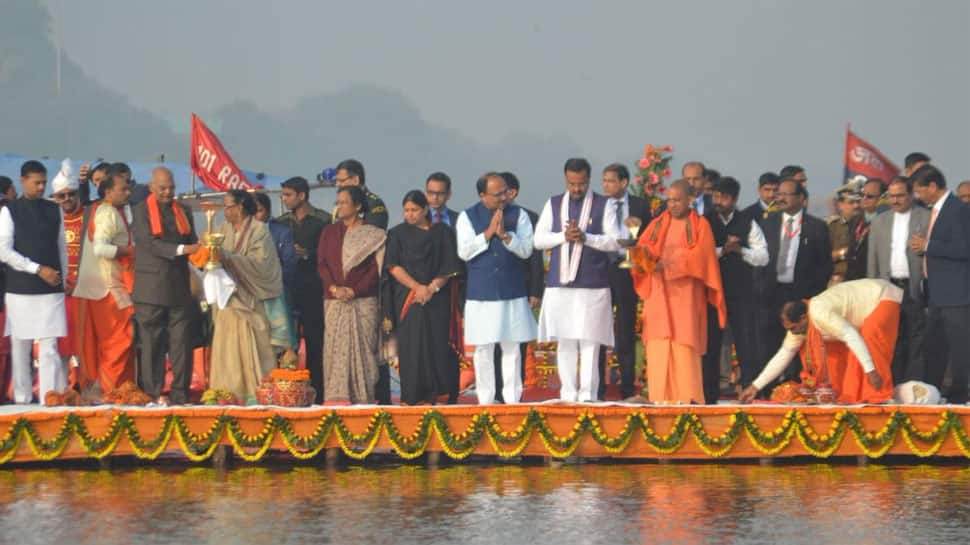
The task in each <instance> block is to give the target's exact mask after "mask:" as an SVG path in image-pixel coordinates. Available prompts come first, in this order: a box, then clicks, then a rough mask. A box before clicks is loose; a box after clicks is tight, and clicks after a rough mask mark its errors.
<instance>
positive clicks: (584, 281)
mask: <svg viewBox="0 0 970 545" xmlns="http://www.w3.org/2000/svg"><path fill="white" fill-rule="evenodd" d="M563 198H568V197H566V194H565V193H563V194H562V195H556V196H555V197H553V198H552V199H550V201H549V207H550V209H551V210H552V232H553V233H558V232H560V231H563V228H562V224H563V221H562V218H560V217H559V211H560V207H561V206H562V200H563ZM606 201H607V198H606V197H604V196H602V195H599V194H596V193H593V207H592V209H591V210H590V214H589V223H588V224H587V225H586V226H585V229H583V230H584V231H586V233H587V234H590V235H602V234H603V212H604V211H605V210H606ZM582 208H583V201H582V200H579V201H573V200H570V201H569V218H568V219H570V220H573V221H579V213H580V212H581V211H582ZM568 247H569V245H568V244H567V245H560V246H556V247H555V248H553V249H552V255H551V256H550V257H549V274H548V276H546V286H548V287H551V288H558V287H567V288H608V287H610V277H609V273H608V270H609V264H610V257H609V255H608V254H607V253H606V252H601V251H599V250H594V249H593V248H590V247H589V246H584V247H583V256H582V257H581V258H580V259H579V271H578V272H577V273H576V280H574V281H573V282H572V283H571V284H567V285H566V286H563V285H562V284H560V283H559V254H560V252H562V251H563V249H564V248H567V249H568Z"/></svg>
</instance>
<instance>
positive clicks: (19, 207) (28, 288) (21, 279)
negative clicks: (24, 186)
mask: <svg viewBox="0 0 970 545" xmlns="http://www.w3.org/2000/svg"><path fill="white" fill-rule="evenodd" d="M7 210H9V211H10V217H11V218H12V219H13V228H14V240H13V249H14V250H16V251H17V252H18V253H19V254H20V255H23V256H24V257H26V258H28V259H30V260H31V261H33V262H35V263H38V264H40V265H45V266H47V267H50V268H52V269H54V270H56V271H58V272H60V270H61V258H60V249H59V248H60V245H59V244H58V242H59V241H58V235H59V234H60V226H61V211H60V209H59V208H58V206H57V205H56V204H54V203H52V202H50V201H48V200H46V199H23V198H21V199H17V200H15V201H13V202H11V203H8V204H7ZM63 291H64V288H63V286H62V285H57V286H51V285H49V284H47V283H46V282H44V281H43V280H41V278H40V277H39V276H37V275H36V274H29V273H25V272H20V271H17V270H14V269H13V267H8V268H7V293H19V294H23V295H41V294H45V293H62V292H63Z"/></svg>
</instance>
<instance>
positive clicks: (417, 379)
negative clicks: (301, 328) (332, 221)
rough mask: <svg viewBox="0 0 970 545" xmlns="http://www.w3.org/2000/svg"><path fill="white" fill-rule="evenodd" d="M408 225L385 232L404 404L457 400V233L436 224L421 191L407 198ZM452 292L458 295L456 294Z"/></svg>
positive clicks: (405, 212) (405, 199)
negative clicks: (431, 218)
mask: <svg viewBox="0 0 970 545" xmlns="http://www.w3.org/2000/svg"><path fill="white" fill-rule="evenodd" d="M402 204H403V206H404V223H401V224H400V225H398V226H396V227H394V228H393V229H391V230H390V231H389V232H388V233H387V258H386V261H385V267H386V268H387V272H388V274H390V276H391V278H392V280H391V283H390V291H391V297H390V301H388V302H387V304H388V305H389V306H390V308H389V309H388V310H389V311H390V314H391V315H392V316H391V321H392V324H393V325H394V327H395V333H396V335H397V347H398V361H399V365H400V369H399V370H400V374H401V402H402V403H405V404H408V405H415V404H418V403H424V402H427V403H432V404H433V403H436V402H437V400H438V396H441V395H447V396H448V402H449V403H454V402H455V401H456V400H457V399H458V374H459V368H458V352H457V351H456V349H460V346H461V339H460V335H458V334H457V326H458V324H459V322H458V319H459V318H458V315H457V307H458V301H457V291H456V290H453V287H457V279H455V277H456V276H457V275H458V274H460V273H461V261H460V260H459V259H458V252H457V248H458V246H457V243H456V242H455V233H454V231H452V229H451V228H450V227H448V226H446V225H445V224H443V223H437V224H434V225H432V224H431V221H430V219H429V217H428V199H427V197H425V195H424V193H422V192H420V191H410V192H408V194H407V195H405V196H404V202H403V203H402ZM453 291H454V293H453Z"/></svg>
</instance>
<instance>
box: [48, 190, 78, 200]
mask: <svg viewBox="0 0 970 545" xmlns="http://www.w3.org/2000/svg"><path fill="white" fill-rule="evenodd" d="M52 197H54V200H55V201H65V200H67V199H73V198H75V197H77V191H65V192H64V193H54V194H53V195H52Z"/></svg>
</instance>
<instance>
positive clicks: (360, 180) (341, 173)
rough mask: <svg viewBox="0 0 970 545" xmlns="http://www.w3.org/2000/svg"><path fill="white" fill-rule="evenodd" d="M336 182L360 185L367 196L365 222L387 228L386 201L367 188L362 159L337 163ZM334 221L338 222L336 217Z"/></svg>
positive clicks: (341, 185) (340, 185)
mask: <svg viewBox="0 0 970 545" xmlns="http://www.w3.org/2000/svg"><path fill="white" fill-rule="evenodd" d="M334 182H336V184H337V187H344V186H348V185H356V186H360V188H361V189H363V190H364V194H365V195H366V196H367V212H366V213H365V214H364V223H366V224H368V225H373V226H374V227H380V228H381V229H384V230H387V221H388V218H387V207H386V206H384V201H382V200H381V198H380V197H378V196H377V195H375V194H374V193H372V192H371V191H370V190H369V189H367V184H366V183H365V177H364V165H362V164H361V163H360V161H358V160H356V159H346V160H344V161H341V162H340V164H339V165H337V175H336V179H335V180H334ZM334 221H335V222H336V219H334Z"/></svg>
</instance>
